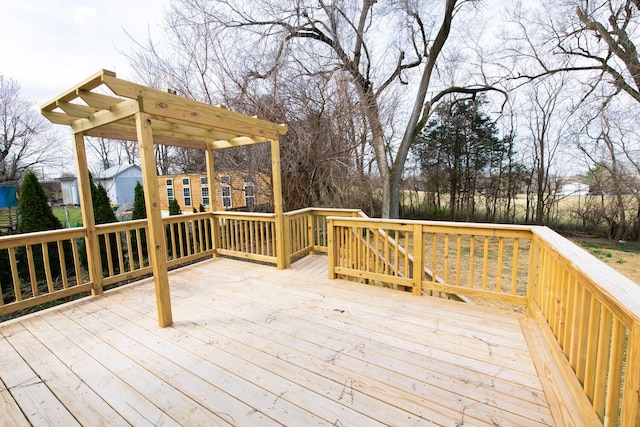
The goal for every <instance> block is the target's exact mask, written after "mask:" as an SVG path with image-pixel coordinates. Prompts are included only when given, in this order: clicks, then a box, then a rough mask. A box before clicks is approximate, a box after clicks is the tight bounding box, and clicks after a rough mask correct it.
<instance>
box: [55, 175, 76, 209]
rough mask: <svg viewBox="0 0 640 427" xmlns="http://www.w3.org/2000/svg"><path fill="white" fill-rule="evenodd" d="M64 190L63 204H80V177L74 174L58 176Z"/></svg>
mask: <svg viewBox="0 0 640 427" xmlns="http://www.w3.org/2000/svg"><path fill="white" fill-rule="evenodd" d="M58 181H60V190H61V191H62V204H63V205H75V206H79V205H80V193H79V192H78V178H76V177H75V176H73V175H63V176H61V177H60V178H58Z"/></svg>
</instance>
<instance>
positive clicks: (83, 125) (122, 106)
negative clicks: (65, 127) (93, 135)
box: [71, 99, 140, 132]
mask: <svg viewBox="0 0 640 427" xmlns="http://www.w3.org/2000/svg"><path fill="white" fill-rule="evenodd" d="M139 111H140V107H139V105H138V101H136V100H133V99H131V100H127V101H122V102H120V103H119V104H118V105H116V106H114V107H111V108H110V109H109V110H100V111H98V112H96V113H93V114H91V115H90V116H89V117H87V118H84V119H78V120H76V121H74V122H73V123H72V124H71V129H72V130H73V131H74V132H86V131H88V130H91V129H93V128H97V127H100V126H104V125H108V124H109V123H113V122H117V121H119V120H122V119H125V118H127V117H131V116H133V115H134V114H136V113H137V112H139Z"/></svg>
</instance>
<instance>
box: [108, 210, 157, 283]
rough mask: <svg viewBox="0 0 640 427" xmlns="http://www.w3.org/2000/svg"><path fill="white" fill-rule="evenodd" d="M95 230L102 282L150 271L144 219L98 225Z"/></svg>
mask: <svg viewBox="0 0 640 427" xmlns="http://www.w3.org/2000/svg"><path fill="white" fill-rule="evenodd" d="M96 233H97V234H98V241H99V243H100V248H101V263H102V275H103V282H102V283H103V285H106V286H108V285H113V284H115V283H119V282H122V281H125V280H131V279H133V278H136V277H140V276H142V275H144V274H149V273H151V266H150V265H149V259H148V257H147V252H148V247H147V242H146V235H147V233H148V230H147V221H146V220H144V219H142V220H135V221H126V222H116V223H111V224H102V225H97V226H96Z"/></svg>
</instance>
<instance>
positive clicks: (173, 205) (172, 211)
mask: <svg viewBox="0 0 640 427" xmlns="http://www.w3.org/2000/svg"><path fill="white" fill-rule="evenodd" d="M181 214H182V211H181V210H180V205H179V204H178V201H177V200H176V199H172V200H171V201H170V202H169V215H181Z"/></svg>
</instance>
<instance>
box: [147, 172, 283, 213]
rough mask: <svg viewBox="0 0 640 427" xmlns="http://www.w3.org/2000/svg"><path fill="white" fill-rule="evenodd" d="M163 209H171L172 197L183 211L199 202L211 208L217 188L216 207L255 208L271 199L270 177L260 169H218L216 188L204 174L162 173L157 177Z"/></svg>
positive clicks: (217, 209) (189, 209)
mask: <svg viewBox="0 0 640 427" xmlns="http://www.w3.org/2000/svg"><path fill="white" fill-rule="evenodd" d="M158 187H159V188H160V209H161V210H162V211H168V210H169V201H170V200H172V199H176V200H177V201H178V204H179V205H180V209H181V210H182V211H183V212H191V211H193V209H194V208H195V209H196V210H198V208H199V207H200V205H201V204H202V206H204V207H205V208H209V206H210V204H211V199H212V197H211V195H212V191H215V192H216V193H215V199H216V206H215V209H214V210H216V211H222V210H233V209H243V210H245V209H246V210H249V211H253V210H256V209H259V208H263V207H264V206H267V205H269V204H270V202H271V197H270V195H271V179H270V178H269V177H268V176H266V175H264V174H261V173H257V174H253V175H249V174H247V173H246V172H241V171H232V172H217V173H216V182H215V185H214V186H213V190H212V189H211V186H210V185H209V182H208V179H207V175H205V174H183V175H162V176H159V177H158Z"/></svg>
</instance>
